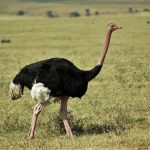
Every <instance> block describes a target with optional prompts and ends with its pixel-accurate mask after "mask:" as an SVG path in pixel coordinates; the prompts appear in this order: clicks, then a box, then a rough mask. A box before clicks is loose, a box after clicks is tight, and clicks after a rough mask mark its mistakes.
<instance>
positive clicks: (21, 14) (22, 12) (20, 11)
mask: <svg viewBox="0 0 150 150" xmlns="http://www.w3.org/2000/svg"><path fill="white" fill-rule="evenodd" d="M17 15H18V16H23V15H25V12H24V11H23V10H19V11H18V12H17Z"/></svg>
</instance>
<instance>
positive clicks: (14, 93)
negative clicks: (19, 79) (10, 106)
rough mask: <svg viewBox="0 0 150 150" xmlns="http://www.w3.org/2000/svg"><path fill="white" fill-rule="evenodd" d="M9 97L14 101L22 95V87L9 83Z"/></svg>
mask: <svg viewBox="0 0 150 150" xmlns="http://www.w3.org/2000/svg"><path fill="white" fill-rule="evenodd" d="M9 95H10V97H11V99H12V100H16V99H18V98H20V97H21V96H22V95H23V86H21V85H20V84H15V83H13V81H11V83H10V86H9Z"/></svg>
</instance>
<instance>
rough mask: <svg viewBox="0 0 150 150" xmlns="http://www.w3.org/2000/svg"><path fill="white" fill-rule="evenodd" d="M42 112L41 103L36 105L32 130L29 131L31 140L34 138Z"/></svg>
mask: <svg viewBox="0 0 150 150" xmlns="http://www.w3.org/2000/svg"><path fill="white" fill-rule="evenodd" d="M41 110H42V105H41V104H40V103H38V104H36V105H35V107H34V109H33V115H32V121H31V127H30V130H29V139H33V138H34V131H35V127H36V121H37V118H38V115H39V114H40V112H41Z"/></svg>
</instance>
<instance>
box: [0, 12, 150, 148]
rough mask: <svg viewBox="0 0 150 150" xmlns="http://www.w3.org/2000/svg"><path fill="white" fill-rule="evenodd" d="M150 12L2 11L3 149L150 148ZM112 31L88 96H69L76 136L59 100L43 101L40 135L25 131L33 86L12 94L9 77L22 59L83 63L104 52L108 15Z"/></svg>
mask: <svg viewBox="0 0 150 150" xmlns="http://www.w3.org/2000/svg"><path fill="white" fill-rule="evenodd" d="M147 20H149V13H138V14H133V15H131V14H122V15H104V16H99V17H95V16H92V17H80V18H71V19H70V18H67V17H65V18H64V17H62V18H56V19H52V20H51V19H48V18H46V17H30V16H24V17H17V16H9V15H1V16H0V40H2V39H10V40H11V43H3V44H2V43H0V62H1V63H0V71H1V73H0V89H1V90H0V95H1V97H0V106H1V109H0V114H1V115H0V149H2V150H7V149H10V150H13V149H16V150H20V149H31V150H35V149H45V150H46V149H64V150H65V149H72V150H74V149H89V150H91V149H92V150H99V149H107V150H112V149H114V150H116V149H122V150H124V149H144V150H145V149H150V101H149V100H150V99H149V97H150V78H149V77H150V65H149V58H150V55H149V49H150V46H149V40H150V38H149V34H150V30H149V24H147V23H146V21H147ZM111 21H113V22H115V23H116V24H119V25H122V26H123V29H122V30H120V31H116V32H115V33H113V36H112V40H111V45H110V49H109V52H108V55H107V58H106V62H105V64H104V67H103V69H102V72H101V74H100V75H99V76H98V77H97V78H96V79H94V80H93V81H91V82H90V84H89V88H88V91H87V93H86V94H85V96H83V98H82V99H70V100H69V118H70V123H71V126H72V129H73V132H74V135H75V136H74V138H73V139H68V138H67V137H66V135H65V132H64V128H63V125H62V121H61V119H60V118H59V116H58V110H59V104H58V103H57V104H55V103H52V104H51V105H49V106H47V107H45V108H44V109H43V111H42V113H41V115H40V116H39V120H38V124H37V126H38V127H37V130H36V138H35V139H34V140H28V139H27V133H28V129H29V126H30V120H31V114H32V109H33V107H34V105H35V103H34V102H33V101H32V100H31V96H30V91H28V90H27V89H25V93H24V96H23V97H22V98H21V99H20V100H17V101H10V98H9V95H8V91H9V83H10V80H11V79H12V78H13V77H14V76H15V74H16V73H17V72H18V71H19V70H20V68H22V67H23V66H24V65H26V64H29V63H32V62H35V61H38V60H42V59H46V58H51V57H65V58H67V59H69V60H71V61H72V62H74V64H75V65H76V66H78V67H79V68H81V69H90V68H92V67H93V66H94V65H95V64H96V62H97V59H98V56H99V53H100V50H101V47H102V43H103V39H104V33H105V30H106V25H107V23H109V22H111Z"/></svg>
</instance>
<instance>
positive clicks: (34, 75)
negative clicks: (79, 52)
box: [10, 23, 121, 139]
mask: <svg viewBox="0 0 150 150" xmlns="http://www.w3.org/2000/svg"><path fill="white" fill-rule="evenodd" d="M117 29H121V27H118V26H117V25H115V24H113V23H110V24H108V26H107V31H106V36H105V40H104V46H103V49H102V52H101V55H100V57H99V60H98V64H97V65H96V66H95V67H94V68H93V69H91V70H87V71H85V70H80V69H78V68H77V67H76V66H75V65H74V64H73V63H72V62H70V61H69V60H67V59H64V58H50V59H46V60H42V61H39V62H35V63H32V64H29V65H27V66H25V67H24V68H22V69H21V70H20V72H19V73H18V74H17V75H16V76H15V78H14V79H13V80H12V81H11V83H10V97H11V99H12V100H16V99H18V98H20V97H21V96H22V95H23V91H24V87H27V88H28V89H30V90H31V96H32V99H33V100H34V101H36V103H37V104H36V105H35V107H34V109H33V115H32V121H31V127H30V130H29V139H32V138H34V132H35V127H36V122H37V118H38V115H39V114H40V112H41V110H42V106H43V105H44V104H45V103H46V102H47V101H49V100H50V99H51V98H52V97H54V98H59V99H60V111H59V114H60V116H61V118H62V120H63V123H64V126H65V130H66V133H67V135H68V136H70V137H72V131H71V128H70V125H69V122H68V120H67V102H68V99H69V97H73V98H74V97H78V98H81V97H82V96H83V95H84V94H85V92H86V91H87V87H88V82H89V81H91V80H92V79H93V78H95V77H96V76H97V75H98V73H99V72H100V70H101V68H102V66H103V63H104V59H105V56H106V53H107V50H108V47H109V43H110V38H111V34H112V32H113V31H115V30H117Z"/></svg>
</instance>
